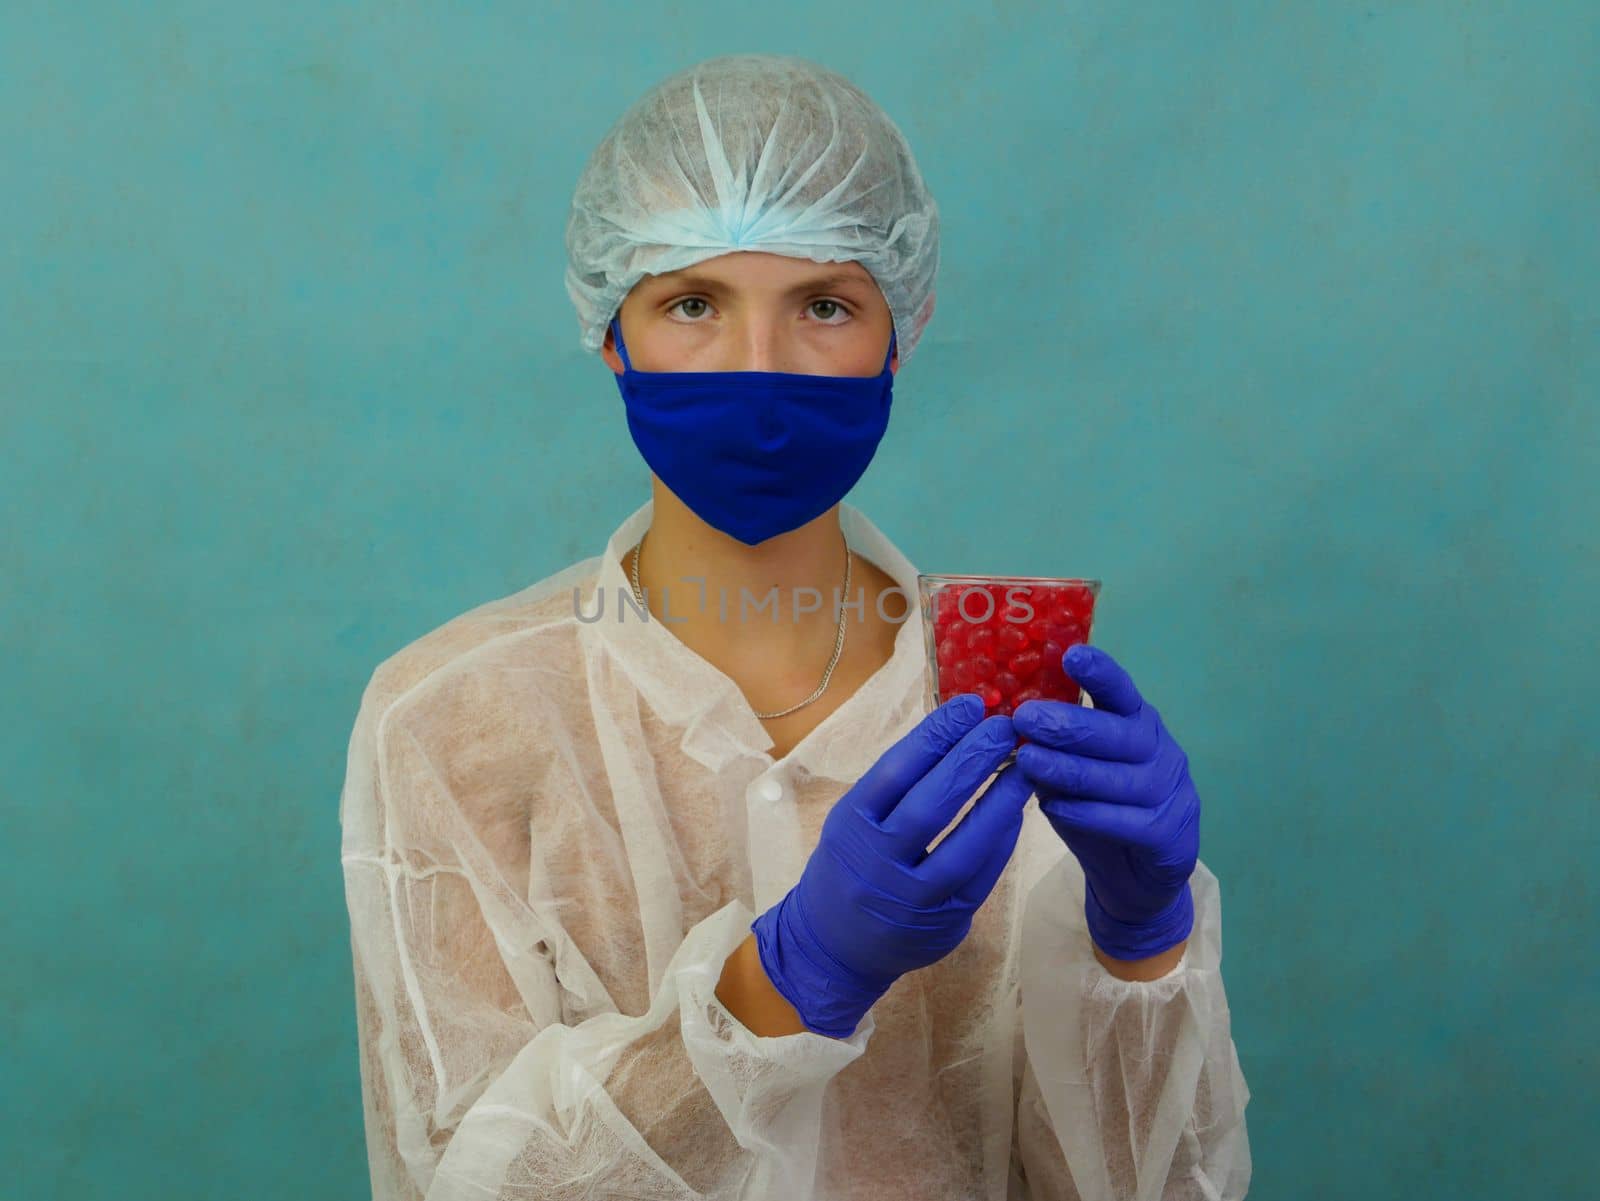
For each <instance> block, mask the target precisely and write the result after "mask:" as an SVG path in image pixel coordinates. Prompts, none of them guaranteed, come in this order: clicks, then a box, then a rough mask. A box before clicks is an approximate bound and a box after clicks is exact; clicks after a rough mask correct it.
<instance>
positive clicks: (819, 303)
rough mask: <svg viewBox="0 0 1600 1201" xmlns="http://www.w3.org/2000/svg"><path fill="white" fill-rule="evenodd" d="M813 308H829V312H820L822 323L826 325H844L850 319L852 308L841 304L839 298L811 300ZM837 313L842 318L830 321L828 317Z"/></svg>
mask: <svg viewBox="0 0 1600 1201" xmlns="http://www.w3.org/2000/svg"><path fill="white" fill-rule="evenodd" d="M811 308H812V310H813V312H814V311H815V310H817V309H825V310H828V311H827V312H824V313H822V314H820V316H821V319H822V323H823V324H824V325H843V324H844V323H845V322H846V321H848V320H849V319H850V310H849V309H847V308H845V307H844V305H842V304H840V303H839V302H838V301H837V300H813V301H812V302H811ZM835 313H837V315H839V316H840V318H841V319H840V320H838V321H829V320H828V318H829V317H830V316H832V315H834V314H835Z"/></svg>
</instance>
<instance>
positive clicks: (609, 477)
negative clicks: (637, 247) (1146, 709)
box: [0, 0, 1600, 1201]
mask: <svg viewBox="0 0 1600 1201" xmlns="http://www.w3.org/2000/svg"><path fill="white" fill-rule="evenodd" d="M762 7H763V6H758V5H748V4H732V3H722V2H716V3H709V2H708V3H701V4H696V5H677V4H672V5H664V6H645V5H632V6H628V7H627V8H625V9H614V10H610V11H606V10H604V9H599V8H596V7H595V6H592V5H591V6H572V7H571V8H566V7H564V6H558V5H550V4H540V5H527V4H512V3H504V2H502V3H497V4H477V5H470V6H468V5H456V6H450V7H449V8H448V9H446V8H445V7H444V6H414V5H408V6H399V5H388V4H376V3H370V2H369V3H363V4H355V5H328V4H309V3H305V2H303V0H296V2H293V3H278V4H273V5H265V4H258V5H250V6H243V5H216V4H211V3H207V4H200V3H175V2H164V3H158V4H153V5H145V6H139V7H137V8H134V7H129V6H124V5H111V4H104V3H102V4H79V5H65V4H47V3H28V2H24V0H8V3H6V4H5V5H4V7H3V9H0V218H3V219H0V285H3V286H0V421H3V434H4V451H3V453H4V470H3V472H0V511H3V514H4V518H5V521H4V525H3V533H0V654H3V656H4V661H5V668H4V678H5V687H4V691H3V707H0V718H3V721H0V766H3V775H0V805H3V810H0V820H3V827H0V845H3V846H4V848H5V850H6V853H7V856H8V859H9V865H8V867H7V870H5V871H4V872H3V873H0V933H3V935H4V937H3V943H4V963H5V968H4V971H3V972H0V1023H3V1026H0V1045H3V1046H4V1048H5V1051H4V1058H5V1066H4V1068H3V1069H0V1073H3V1076H4V1079H5V1085H4V1087H3V1088H0V1097H3V1101H0V1104H3V1105H4V1107H5V1112H4V1114H3V1115H0V1142H3V1143H4V1144H5V1149H4V1154H3V1155H0V1162H3V1163H4V1164H5V1177H6V1179H5V1181H4V1183H3V1185H0V1193H3V1194H4V1195H6V1196H15V1197H19V1198H20V1197H27V1198H32V1199H43V1198H67V1197H71V1198H75V1199H79V1198H86V1197H102V1196H104V1197H110V1196H117V1197H122V1198H162V1199H163V1201H187V1199H189V1198H195V1199H199V1198H212V1197H216V1196H222V1195H227V1196H230V1197H234V1198H240V1199H244V1198H252V1199H253V1198H263V1199H265V1198H273V1199H277V1198H283V1197H290V1196H294V1197H302V1198H308V1199H312V1198H316V1199H320V1198H349V1197H355V1196H360V1195H365V1193H364V1190H365V1188H366V1181H365V1171H366V1164H365V1148H364V1144H363V1141H362V1134H361V1113H360V1098H359V1092H358V1077H357V1066H356V1052H355V1043H354V1009H353V990H352V983H351V968H350V959H349V946H348V926H347V919H346V914H345V910H344V898H343V890H342V880H341V875H340V869H339V830H338V823H337V809H338V793H339V787H340V783H341V781H342V776H343V770H344V753H345V747H346V741H347V739H348V736H349V730H350V725H351V722H352V721H353V719H354V716H355V710H356V703H357V699H358V697H359V694H360V690H361V688H362V686H363V685H364V683H365V682H366V679H367V677H368V675H369V674H370V672H371V670H372V668H373V667H374V666H375V665H376V664H377V663H378V662H379V661H380V660H381V659H382V658H384V657H386V656H387V655H389V654H391V653H393V652H394V651H395V650H397V649H399V648H400V647H401V646H402V645H404V644H405V643H407V642H409V641H411V640H412V639H414V638H415V637H417V636H419V635H420V634H422V633H423V632H425V631H426V630H428V629H430V628H432V627H434V626H436V625H437V624H439V623H440V622H443V621H444V620H446V619H448V618H449V617H451V616H453V615H454V614H457V613H459V612H461V611H462V610H464V609H467V608H469V607H472V606H473V605H476V604H478V603H480V602H482V601H485V600H488V599H491V598H494V597H497V596H501V595H504V594H506V593H508V592H511V591H513V590H515V589H517V588H519V587H522V586H523V585H525V584H528V583H530V582H532V581H534V580H536V579H538V578H540V577H542V576H544V575H546V574H548V573H550V572H552V571H554V570H556V569H558V568H560V567H562V566H565V565H566V564H568V563H569V562H571V561H573V560H574V559H576V558H579V557H583V556H586V555H589V554H593V553H597V552H598V551H599V550H600V548H601V547H602V545H603V541H604V538H605V536H606V535H607V534H608V533H609V532H610V530H611V529H612V527H613V526H614V525H615V524H616V522H618V521H619V520H620V519H621V517H622V516H623V515H625V514H626V513H627V512H628V511H629V510H631V509H632V507H633V506H634V505H636V504H637V503H639V502H640V501H641V500H643V499H644V497H645V495H646V476H645V473H644V470H643V468H642V466H641V465H640V463H639V461H638V459H637V457H636V455H635V453H634V451H633V448H632V445H631V443H630V442H629V440H628V437H627V433H626V429H625V427H624V425H623V422H622V420H621V414H620V410H619V403H618V400H617V395H616V390H615V388H614V386H613V384H612V381H611V378H610V376H609V374H608V373H607V371H606V368H605V367H604V365H603V364H602V363H601V362H600V360H599V359H598V358H595V357H591V356H588V355H585V354H584V353H583V352H581V351H580V350H579V348H578V346H577V330H576V323H575V321H574V318H573V316H572V313H571V310H570V308H569V306H568V302H567V299H566V296H565V293H564V292H563V290H562V285H561V271H562V267H563V262H564V258H563V249H562V242H561V237H562V230H563V225H564V221H565V214H566V204H567V199H568V195H569V193H570V189H571V187H572V184H573V182H574V180H575V179H576V177H577V174H578V171H579V169H580V167H581V166H582V163H583V161H584V159H585V158H586V156H587V155H588V153H589V151H590V149H591V148H592V147H593V145H594V143H595V142H596V141H597V140H598V139H599V137H600V136H601V134H602V133H603V132H604V131H605V129H606V128H607V127H608V126H609V124H610V123H611V122H612V121H613V120H614V119H615V118H616V116H617V115H619V114H620V112H621V111H622V109H623V108H624V107H625V106H626V105H627V104H628V103H630V102H631V101H632V100H633V99H635V98H636V97H637V95H638V94H640V92H642V91H643V89H644V88H645V87H647V86H648V85H649V84H651V83H653V82H654V81H656V80H657V79H659V78H661V77H662V76H664V75H665V74H667V73H669V72H670V71H673V70H676V69H678V68H680V67H682V66H686V65H688V64H689V63H691V62H694V61H697V60H699V59H702V58H706V57H710V56H711V55H714V54H720V53H728V52H733V51H751V50H759V51H776V52H786V53H796V54H801V55H805V56H808V57H812V58H815V59H817V60H819V61H821V62H824V63H826V64H828V65H830V66H832V67H834V68H835V69H837V70H840V71H843V72H844V73H846V74H848V75H850V76H851V77H852V78H854V79H856V80H857V81H858V82H859V83H861V84H862V85H863V86H864V87H865V88H866V89H867V90H868V91H869V92H870V93H871V94H872V95H873V96H874V97H876V98H877V99H878V100H879V102H880V103H881V104H882V105H883V106H884V107H885V108H886V109H887V110H888V111H889V112H890V114H891V115H892V116H893V117H894V118H895V119H896V121H897V122H898V123H899V124H900V125H901V127H902V129H904V131H905V132H906V134H907V135H908V137H909V138H910V140H911V143H912V145H913V147H914V148H915V150H916V152H917V155H918V157H919V160H920V162H921V164H922V166H923V169H924V171H925V173H926V175H927V177H928V180H929V183H930V185H931V186H932V188H933V189H934V192H935V195H936V196H937V197H938V199H939V201H940V204H941V207H942V210H943V214H944V233H945V240H944V259H943V264H944V265H943V271H942V274H941V278H940V282H939V306H938V314H937V316H936V317H935V318H934V322H933V324H932V326H931V327H930V328H929V332H928V335H927V338H926V340H925V341H924V343H923V345H922V347H921V349H920V351H919V353H918V355H917V356H916V357H915V358H914V359H913V361H912V363H911V364H910V366H909V367H908V368H907V370H906V371H905V372H904V373H903V374H902V375H901V377H900V378H899V380H898V382H897V386H896V410H895V417H894V422H893V425H892V427H891V429H890V432H889V435H888V437H887V438H886V440H885V442H884V445H883V448H882V450H881V452H880V455H879V458H878V459H877V461H876V462H875V464H874V466H873V468H872V470H871V471H870V472H869V473H868V475H867V477H866V479H865V480H864V481H863V482H862V483H861V485H860V486H859V487H858V488H857V490H856V491H855V493H854V494H853V496H852V500H853V501H854V502H855V503H857V504H859V505H860V506H861V507H863V508H864V509H865V510H866V511H867V512H868V514H869V515H871V516H872V517H873V518H874V519H875V520H876V521H877V522H878V523H879V524H880V525H882V526H883V527H884V528H885V529H886V531H887V532H888V533H889V534H890V536H891V537H893V538H895V539H897V540H898V541H899V542H900V543H901V545H902V546H903V547H904V549H905V550H906V551H907V552H908V553H909V554H910V555H911V557H912V559H913V560H914V561H915V562H917V563H918V564H919V565H920V566H921V567H923V569H924V570H942V571H969V570H971V571H984V570H992V571H1005V572H1019V573H1051V574H1054V573H1061V574H1083V575H1094V576H1098V577H1100V578H1102V579H1103V580H1104V581H1105V591H1104V594H1103V597H1102V607H1101V611H1100V617H1099V621H1098V624H1097V629H1096V641H1098V642H1100V643H1101V644H1102V645H1104V646H1106V647H1107V649H1109V650H1110V651H1112V653H1113V654H1115V655H1116V656H1117V657H1118V658H1119V659H1121V660H1122V662H1123V663H1124V664H1125V665H1126V666H1127V667H1128V668H1129V670H1130V671H1131V672H1132V673H1133V675H1134V678H1135V679H1136V680H1137V681H1138V682H1139V683H1140V685H1141V686H1142V688H1143V690H1144V692H1145V694H1146V695H1147V696H1148V697H1149V698H1150V699H1151V700H1152V701H1153V702H1154V703H1155V704H1157V705H1158V706H1159V707H1160V708H1161V709H1162V711H1163V713H1164V715H1165V716H1166V718H1167V720H1168V722H1169V724H1170V725H1171V727H1172V728H1173V730H1174V731H1175V733H1176V734H1177V735H1178V737H1179V738H1180V740H1181V741H1182V742H1183V743H1184V745H1185V747H1186V748H1187V749H1188V751H1189V753H1190V757H1191V759H1192V761H1193V764H1194V772H1195V777H1196V780H1197V782H1198V783H1199V785H1200V787H1201V792H1202V795H1203V797H1204V798H1205V803H1206V822H1205V829H1204V840H1205V841H1204V846H1203V849H1202V855H1203V857H1204V859H1205V860H1206V862H1207V864H1208V865H1209V866H1210V867H1211V868H1212V869H1213V870H1215V871H1216V872H1217V874H1218V876H1219V877H1220V878H1221V880H1222V885H1223V898H1224V907H1225V914H1226V921H1225V927H1224V928H1225V933H1226V953H1227V959H1226V964H1225V971H1226V976H1227V981H1228V989H1229V996H1230V1001H1231V1004H1232V1012H1233V1021H1234V1038H1235V1041H1236V1043H1237V1045H1238V1048H1239V1053H1240V1057H1241V1061H1242V1064H1243V1067H1244V1071H1245V1075H1246V1077H1247V1079H1248V1081H1249V1083H1250V1086H1251V1089H1252V1091H1253V1093H1254V1100H1253V1103H1252V1107H1251V1109H1250V1111H1249V1122H1250V1133H1251V1141H1252V1145H1253V1148H1254V1151H1255V1156H1256V1162H1257V1169H1256V1182H1257V1186H1256V1188H1255V1189H1254V1190H1252V1195H1259V1196H1261V1197H1263V1198H1281V1197H1294V1198H1297V1199H1299V1201H1312V1199H1320V1198H1341V1199H1342V1198H1350V1199H1355V1198H1362V1199H1365V1198H1369V1197H1400V1196H1412V1197H1422V1196H1429V1197H1446V1196H1448V1197H1452V1198H1456V1199H1458V1201H1480V1199H1481V1201H1501V1199H1503V1198H1505V1197H1508V1196H1519V1197H1557V1196H1561V1197H1573V1196H1578V1195H1580V1194H1581V1193H1584V1192H1585V1190H1587V1189H1592V1187H1593V1178H1592V1175H1591V1174H1590V1173H1589V1171H1588V1169H1591V1168H1592V1166H1593V1159H1592V1156H1593V1142H1592V1140H1593V1134H1594V1131H1595V1129H1596V1128H1597V1127H1600V1111H1597V1103H1596V1096H1597V1093H1596V1090H1595V1087H1594V1072H1595V1070H1596V1067H1597V1064H1596V1062H1595V1058H1594V1047H1595V1046H1596V1044H1597V1041H1600V1030H1597V1014H1600V964H1597V959H1596V947H1597V945H1600V938H1597V935H1600V930H1597V922H1596V914H1597V912H1600V896H1597V889H1596V874H1597V873H1596V870H1595V864H1596V862H1597V861H1600V846H1597V824H1596V816H1595V815H1596V810H1597V801H1600V795H1597V779H1600V757H1597V751H1596V736H1595V730H1596V723H1597V720H1600V701H1597V686H1596V672H1597V667H1600V664H1597V656H1596V651H1595V647H1596V641H1597V639H1596V634H1595V617H1594V615H1595V611H1596V607H1597V606H1596V602H1597V599H1600V555H1597V543H1596V535H1595V530H1596V529H1597V528H1600V496H1597V483H1596V481H1597V478H1600V438H1597V418H1596V400H1597V391H1600V349H1597V348H1600V316H1597V314H1600V292H1597V286H1596V280H1597V278H1600V240H1597V234H1596V229H1597V212H1600V104H1597V83H1596V76H1595V74H1594V63H1595V61H1596V55H1597V47H1600V9H1597V8H1596V6H1595V5H1593V4H1592V3H1587V2H1584V3H1579V2H1576V0H1575V2H1573V3H1567V4H1561V3H1554V2H1551V0H1542V2H1524V3H1522V4H1511V3H1509V2H1505V3H1473V4H1460V3H1447V2H1444V0H1436V2H1431V3H1422V2H1416V3H1405V4H1382V3H1371V4H1358V3H1328V2H1310V0H1303V2H1301V3H1297V4H1295V5H1292V6H1284V5H1281V4H1271V3H1266V2H1260V3H1241V2H1232V0H1229V2H1222V0H1217V2H1211V3H1205V4H1200V3H1195V4H1187V5H1185V4H1172V3H1155V4H1111V3H1090V4H1075V5H1072V6H1070V11H1068V6H1063V5H1059V4H1037V5H1032V4H1023V3H1012V4H1005V5H993V6H978V5H946V6H944V7H943V8H942V9H940V8H935V9H933V10H931V12H930V10H929V9H928V7H927V6H925V5H923V4H919V3H914V2H913V0H898V2H895V3H882V4H876V5H870V6H862V5H847V6H843V7H835V8H830V7H828V6H825V5H824V6H816V5H811V6H798V7H790V8H787V9H785V10H783V15H782V16H781V17H780V16H775V15H766V14H763V13H762V12H761V10H762ZM1286 10H1287V11H1286ZM619 480H621V481H626V486H618V485H617V483H616V481H619ZM1580 1169H1584V1170H1580Z"/></svg>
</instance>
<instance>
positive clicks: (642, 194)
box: [566, 54, 939, 365]
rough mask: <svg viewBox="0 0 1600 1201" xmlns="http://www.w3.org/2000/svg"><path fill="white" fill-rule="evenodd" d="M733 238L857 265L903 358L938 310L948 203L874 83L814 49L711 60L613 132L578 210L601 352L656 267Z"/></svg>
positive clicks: (591, 332) (723, 246)
mask: <svg viewBox="0 0 1600 1201" xmlns="http://www.w3.org/2000/svg"><path fill="white" fill-rule="evenodd" d="M736 250H759V251H764V252H766V253H768V254H784V255H790V256H792V257H795V258H805V259H811V260H812V261H814V262H818V263H832V262H846V261H850V260H854V261H857V262H859V263H860V264H861V265H862V267H863V268H865V269H866V271H867V272H868V273H869V274H870V275H871V276H872V278H873V280H874V281H875V282H876V283H877V285H878V288H879V290H880V291H881V292H882V293H883V296H884V299H885V300H886V301H887V302H888V304H889V311H890V313H891V314H893V316H894V327H895V334H896V336H897V342H898V350H899V353H900V362H901V364H902V365H903V364H904V363H905V362H906V361H907V360H908V359H910V357H911V353H912V351H913V350H914V349H915V348H916V345H917V341H918V340H919V339H920V338H921V336H922V330H923V327H924V326H926V325H927V323H928V318H929V317H931V316H932V315H933V291H934V277H935V275H936V274H937V273H938V269H939V211H938V208H937V207H936V206H935V204H934V202H933V197H932V196H931V195H930V194H929V192H928V189H927V187H926V186H925V185H924V183H923V181H922V175H921V173H920V172H919V171H918V170H917V164H916V161H915V160H914V159H913V158H912V156H911V147H910V146H909V145H908V144H907V142H906V139H905V137H904V136H903V135H902V134H901V133H900V130H899V129H898V128H896V126H895V124H894V122H893V121H891V120H890V119H889V117H888V115H887V114H886V113H885V112H884V111H883V110H882V109H881V108H879V107H878V106H877V105H876V104H875V103H873V101H872V99H871V98H870V97H869V96H867V94H866V93H865V92H863V91H862V90H861V89H860V88H858V87H856V86H855V84H853V83H851V82H850V81H849V80H847V79H845V78H844V77H843V76H842V75H837V74H835V73H834V72H832V71H829V70H827V69H826V68H824V67H819V66H818V65H816V64H815V63H812V62H807V61H806V60H804V59H800V58H792V57H788V56H781V55H769V54H736V55H727V56H724V57H721V58H713V59H709V60H707V61H706V62H703V63H700V64H699V65H697V66H694V67H691V68H689V69H688V70H686V71H682V72H680V73H678V74H677V75H673V76H671V77H670V78H668V79H666V80H664V81H662V82H661V83H659V84H657V85H656V86H655V87H654V88H652V89H651V90H650V91H649V92H648V93H646V94H645V96H644V97H643V98H642V99H640V100H639V101H637V102H636V103H635V104H634V105H633V107H631V108H630V109H628V111H627V112H625V113H624V114H623V115H622V117H621V119H620V120H618V122H617V123H616V125H614V126H613V127H612V128H611V130H610V131H609V132H608V133H607V134H606V136H605V137H604V138H603V139H602V140H601V142H600V145H599V146H598V147H596V148H595V152H594V154H593V155H591V156H590V159H589V162H588V164H587V166H585V167H584V170H583V174H582V176H581V177H580V178H579V180H578V186H577V189H576V190H575V192H574V193H573V197H572V210H571V213H570V215H569V217H568V219H567V275H566V283H567V292H568V294H569V295H570V296H571V297H572V302H573V304H574V305H576V306H577V309H578V321H579V324H580V325H581V327H582V331H583V345H584V348H585V349H587V350H591V351H593V350H599V349H600V346H601V344H602V343H603V342H604V341H605V331H606V326H607V325H608V324H609V323H610V321H611V318H612V317H613V316H614V315H615V314H616V312H617V309H618V308H620V307H621V305H622V301H623V298H624V297H625V296H627V294H628V292H629V291H630V290H631V289H632V288H633V286H634V284H636V283H638V282H639V280H640V279H641V278H642V277H643V276H645V275H665V274H666V273H668V272H670V271H679V270H682V269H683V268H685V267H688V266H691V265H693V264H694V263H698V262H701V261H703V260H705V259H710V258H715V257H717V256H718V255H722V254H729V253H731V252H733V251H736Z"/></svg>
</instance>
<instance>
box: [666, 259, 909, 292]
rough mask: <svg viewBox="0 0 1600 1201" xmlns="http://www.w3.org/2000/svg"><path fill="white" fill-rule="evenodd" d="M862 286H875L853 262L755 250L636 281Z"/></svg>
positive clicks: (691, 284)
mask: <svg viewBox="0 0 1600 1201" xmlns="http://www.w3.org/2000/svg"><path fill="white" fill-rule="evenodd" d="M863 285H864V286H867V287H873V288H875V287H876V286H877V284H876V282H875V281H874V280H873V278H872V275H871V273H870V272H868V271H867V269H866V268H865V267H863V266H862V265H861V264H860V263H857V262H853V261H852V262H842V263H817V262H813V261H812V260H811V259H802V258H793V257H791V256H789V255H782V254H768V253H766V252H765V251H755V250H738V251H733V252H730V253H728V254H721V255H718V256H716V257H715V258H710V259H705V260H703V261H701V262H698V263H695V264H694V265H693V266H690V267H684V268H682V269H681V270H678V271H669V272H666V273H665V274H662V275H646V276H645V277H644V278H643V279H641V280H640V281H639V284H638V286H639V287H640V288H648V289H651V290H654V289H659V288H675V287H678V288H681V287H722V288H756V289H764V288H775V289H790V288H797V287H810V288H841V287H854V286H863Z"/></svg>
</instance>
